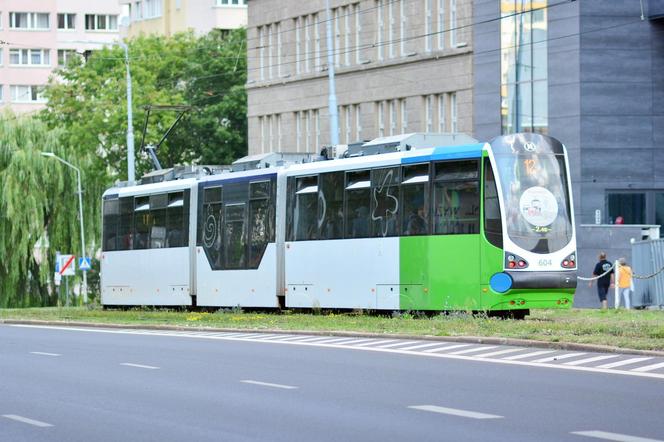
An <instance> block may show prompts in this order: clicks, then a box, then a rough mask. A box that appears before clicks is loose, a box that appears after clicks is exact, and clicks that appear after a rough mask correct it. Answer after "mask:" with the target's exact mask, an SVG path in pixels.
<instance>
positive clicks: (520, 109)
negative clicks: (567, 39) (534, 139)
mask: <svg viewBox="0 0 664 442" xmlns="http://www.w3.org/2000/svg"><path fill="white" fill-rule="evenodd" d="M533 5H536V6H537V10H536V11H533V10H532V8H533ZM500 6H501V14H502V15H503V19H502V20H501V21H500V23H501V24H500V33H501V42H500V45H501V66H500V68H501V88H500V91H501V97H500V98H501V109H500V112H501V120H502V133H503V134H508V133H515V132H537V133H543V134H546V133H547V132H548V78H547V42H546V41H547V9H546V2H545V1H543V2H537V3H536V2H534V1H532V0H501V4H500ZM524 11H525V12H524ZM521 12H522V13H521ZM517 13H519V14H517Z"/></svg>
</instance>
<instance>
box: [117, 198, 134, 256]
mask: <svg viewBox="0 0 664 442" xmlns="http://www.w3.org/2000/svg"><path fill="white" fill-rule="evenodd" d="M133 238H134V197H125V198H120V222H119V224H118V243H117V246H118V250H131V249H132V246H133Z"/></svg>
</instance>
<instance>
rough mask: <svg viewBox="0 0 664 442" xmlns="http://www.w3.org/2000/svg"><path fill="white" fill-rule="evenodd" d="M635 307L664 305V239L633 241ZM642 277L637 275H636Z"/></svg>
mask: <svg viewBox="0 0 664 442" xmlns="http://www.w3.org/2000/svg"><path fill="white" fill-rule="evenodd" d="M632 269H634V274H635V278H634V293H633V294H632V304H633V305H634V307H649V306H654V307H659V308H663V307H664V271H662V269H664V239H649V240H645V241H634V242H632ZM637 274H638V275H640V277H636V275H637Z"/></svg>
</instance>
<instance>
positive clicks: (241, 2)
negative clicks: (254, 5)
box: [216, 0, 247, 6]
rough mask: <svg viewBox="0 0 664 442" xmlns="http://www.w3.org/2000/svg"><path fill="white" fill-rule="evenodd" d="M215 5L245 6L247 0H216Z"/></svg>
mask: <svg viewBox="0 0 664 442" xmlns="http://www.w3.org/2000/svg"><path fill="white" fill-rule="evenodd" d="M216 2H217V3H216V5H217V6H247V0H216Z"/></svg>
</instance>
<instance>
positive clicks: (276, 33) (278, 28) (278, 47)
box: [274, 23, 281, 77]
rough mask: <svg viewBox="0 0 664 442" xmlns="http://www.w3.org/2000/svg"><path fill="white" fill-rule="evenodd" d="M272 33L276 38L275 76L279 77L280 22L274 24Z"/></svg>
mask: <svg viewBox="0 0 664 442" xmlns="http://www.w3.org/2000/svg"><path fill="white" fill-rule="evenodd" d="M274 34H275V36H276V39H277V76H278V77H281V23H275V24H274Z"/></svg>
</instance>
